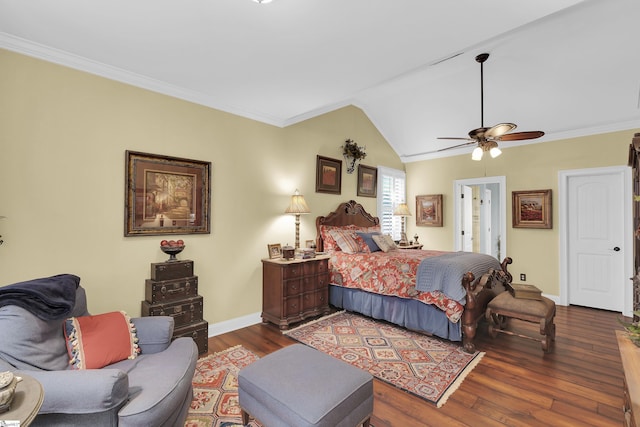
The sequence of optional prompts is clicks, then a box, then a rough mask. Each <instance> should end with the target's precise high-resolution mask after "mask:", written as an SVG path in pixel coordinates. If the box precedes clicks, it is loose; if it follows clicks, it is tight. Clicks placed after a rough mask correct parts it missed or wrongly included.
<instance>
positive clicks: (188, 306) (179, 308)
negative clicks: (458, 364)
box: [142, 296, 202, 336]
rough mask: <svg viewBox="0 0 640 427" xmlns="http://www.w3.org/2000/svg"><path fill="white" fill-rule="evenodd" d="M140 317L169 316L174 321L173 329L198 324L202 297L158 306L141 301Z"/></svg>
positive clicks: (200, 316)
mask: <svg viewBox="0 0 640 427" xmlns="http://www.w3.org/2000/svg"><path fill="white" fill-rule="evenodd" d="M142 315H143V316H171V317H173V320H174V328H179V327H181V326H185V325H188V324H190V323H195V322H200V321H202V297H201V296H196V297H193V298H186V299H182V300H180V301H175V302H171V303H159V304H150V303H149V302H148V301H142ZM174 336H175V333H174Z"/></svg>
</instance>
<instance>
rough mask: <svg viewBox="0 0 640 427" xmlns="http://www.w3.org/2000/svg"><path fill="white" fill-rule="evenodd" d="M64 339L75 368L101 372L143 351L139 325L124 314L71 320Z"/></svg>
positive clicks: (65, 330) (66, 325) (115, 313)
mask: <svg viewBox="0 0 640 427" xmlns="http://www.w3.org/2000/svg"><path fill="white" fill-rule="evenodd" d="M64 336H65V339H66V342H67V352H68V353H69V364H70V365H71V367H72V369H99V368H103V367H105V366H107V365H110V364H112V363H115V362H119V361H121V360H125V359H135V358H136V356H137V355H138V353H139V352H140V349H139V348H138V337H137V336H136V329H135V326H134V324H133V323H132V322H131V319H130V318H129V316H127V314H126V313H125V312H124V311H113V312H111V313H104V314H98V315H95V316H79V317H71V318H69V319H67V320H65V322H64Z"/></svg>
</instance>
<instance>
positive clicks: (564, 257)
mask: <svg viewBox="0 0 640 427" xmlns="http://www.w3.org/2000/svg"><path fill="white" fill-rule="evenodd" d="M617 173H622V174H623V178H624V188H623V190H622V191H623V199H624V206H623V207H622V209H623V215H624V232H623V233H624V237H623V242H622V244H623V245H624V246H623V248H622V250H623V254H624V261H623V262H624V271H625V275H627V277H632V276H633V242H632V238H633V231H632V230H633V226H632V224H633V213H632V190H631V168H629V167H628V166H611V167H603V168H589V169H572V170H561V171H558V202H559V217H560V221H559V225H558V233H559V235H560V236H559V237H560V239H559V240H560V298H559V301H558V303H559V304H560V305H569V269H568V261H569V226H568V221H569V218H568V212H569V197H568V191H569V179H570V178H572V177H577V176H589V175H603V174H617ZM622 294H623V298H624V301H623V305H622V307H623V312H622V314H623V316H628V317H631V316H633V283H632V281H631V280H629V281H628V282H627V284H626V285H625V287H624V291H623V293H622Z"/></svg>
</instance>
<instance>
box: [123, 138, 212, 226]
mask: <svg viewBox="0 0 640 427" xmlns="http://www.w3.org/2000/svg"><path fill="white" fill-rule="evenodd" d="M125 157H126V165H125V169H126V177H125V186H126V188H125V230H124V235H125V236H144V235H146V236H149V235H162V234H196V233H210V222H211V218H210V211H211V188H210V180H211V162H205V161H200V160H191V159H183V158H180V157H169V156H163V155H158V154H148V153H141V152H137V151H129V150H127V151H126V152H125Z"/></svg>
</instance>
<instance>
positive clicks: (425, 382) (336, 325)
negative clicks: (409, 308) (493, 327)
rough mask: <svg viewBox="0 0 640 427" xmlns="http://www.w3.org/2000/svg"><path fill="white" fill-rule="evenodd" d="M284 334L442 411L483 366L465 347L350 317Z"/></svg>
mask: <svg viewBox="0 0 640 427" xmlns="http://www.w3.org/2000/svg"><path fill="white" fill-rule="evenodd" d="M284 334H286V335H288V336H289V337H291V338H293V339H295V340H297V341H300V342H302V343H304V344H306V345H308V346H310V347H313V348H315V349H317V350H320V351H322V352H324V353H327V354H329V355H331V356H333V357H335V358H337V359H340V360H343V361H345V362H347V363H350V364H351V365H353V366H356V367H358V368H360V369H363V370H365V371H368V372H369V373H371V375H373V376H374V377H376V378H378V379H380V380H383V381H386V382H388V383H390V384H392V385H394V386H396V387H398V388H400V389H403V390H406V391H408V392H410V393H412V394H415V395H416V396H419V397H421V398H423V399H425V400H428V401H429V402H432V403H434V404H436V406H437V407H441V406H442V405H444V404H445V402H446V401H447V399H448V398H449V396H450V395H451V394H453V392H454V391H455V390H456V389H457V388H458V387H459V386H460V384H461V383H462V381H463V380H464V378H465V377H466V376H467V375H468V374H469V372H471V370H473V368H474V367H475V366H476V365H477V364H478V363H479V362H480V360H481V359H482V356H484V353H480V352H475V353H473V354H469V353H466V352H465V351H464V350H463V349H462V346H461V345H460V344H457V343H453V342H451V341H446V340H442V339H438V338H434V337H429V336H426V335H423V334H420V333H417V332H412V331H409V330H407V329H404V328H400V327H398V326H394V325H391V324H389V323H386V322H382V321H376V320H374V319H371V318H368V317H363V316H360V315H357V314H353V313H348V312H344V311H341V312H338V313H333V314H331V315H329V316H326V317H323V318H321V319H318V320H316V321H313V322H310V323H307V324H304V325H302V326H300V327H298V328H296V329H292V330H289V331H285V332H284Z"/></svg>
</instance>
